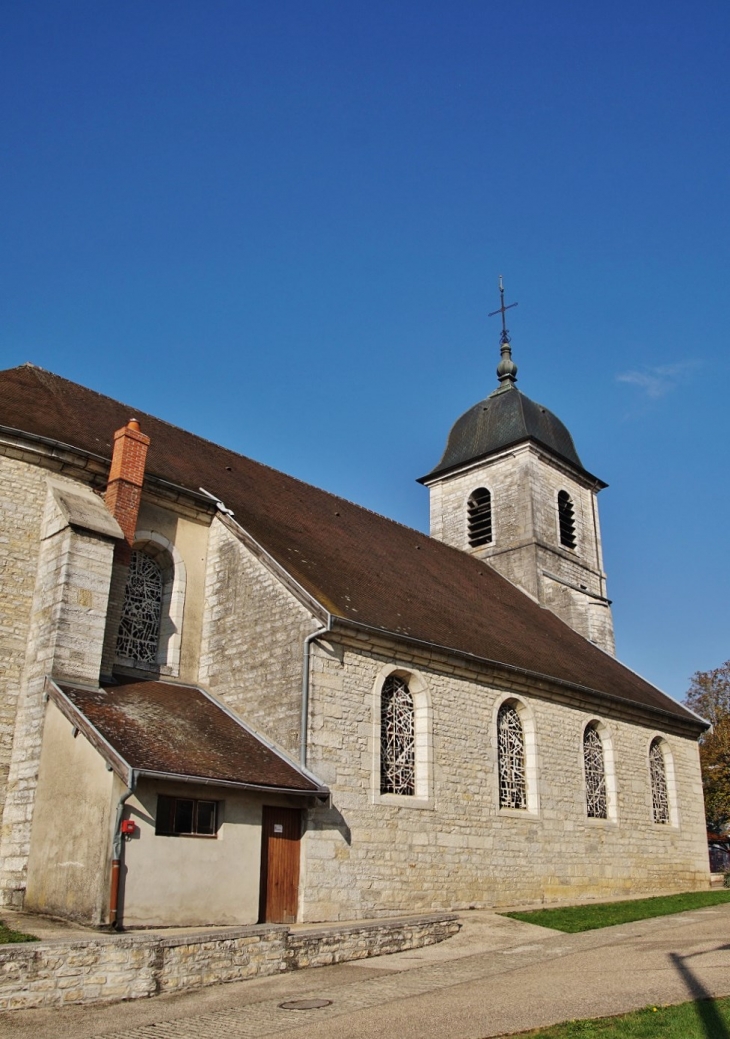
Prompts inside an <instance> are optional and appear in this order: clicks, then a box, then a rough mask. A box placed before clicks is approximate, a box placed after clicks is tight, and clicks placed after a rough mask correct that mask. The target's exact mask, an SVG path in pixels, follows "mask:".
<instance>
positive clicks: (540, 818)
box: [301, 645, 709, 921]
mask: <svg viewBox="0 0 730 1039" xmlns="http://www.w3.org/2000/svg"><path fill="white" fill-rule="evenodd" d="M396 652H397V650H396ZM395 663H396V664H398V665H399V672H400V673H401V674H403V673H404V672H405V673H408V672H409V671H410V672H411V673H417V674H418V675H419V677H420V679H421V681H422V682H423V684H424V686H425V688H426V691H427V694H428V696H429V697H430V700H431V710H432V732H431V733H430V734H429V735H430V738H431V739H432V744H433V764H432V769H433V775H432V777H431V778H432V782H431V789H432V796H431V797H430V798H425V799H419V798H413V797H402V798H397V797H395V796H393V795H390V796H389V797H388V798H381V797H379V796H378V793H377V790H378V786H377V762H378V736H379V734H378V732H377V728H376V725H375V722H374V719H375V716H376V704H377V699H376V698H377V696H378V692H379V688H380V687H381V685H382V681H383V675H384V674H385V673H387V669H388V667H390V666H392V664H393V658H392V657H390V658H389V657H388V655H387V654H381V653H378V652H376V651H375V650H374V649H372V648H370V649H368V648H367V647H366V646H365V645H364V646H363V649H362V650H359V651H358V650H355V649H351V648H345V650H344V653H343V655H342V663H339V661H338V660H337V659H336V656H334V655H332V654H329V653H324V652H322V651H321V650H319V649H318V650H317V652H316V655H315V657H314V660H313V684H312V726H311V736H310V760H309V764H310V767H311V768H312V769H313V770H314V771H315V772H316V773H318V774H320V775H322V776H323V778H324V779H325V780H326V781H328V782H329V784H330V787H331V789H332V808H330V809H327V808H320V809H314V810H312V811H311V813H310V820H309V828H308V832H307V834H306V835H305V838H304V841H303V844H304V848H303V851H304V861H305V863H306V871H305V877H306V879H305V881H304V883H303V888H302V892H301V895H302V898H301V904H302V914H303V916H302V918H303V919H304V920H308V921H315V920H326V919H330V920H333V919H343V920H344V919H353V918H362V917H367V916H372V915H375V914H397V913H398V912H402V911H403V908H404V907H408V910H409V911H411V912H427V911H433V910H438V909H459V908H465V907H471V906H477V907H481V906H493V905H505V904H514V903H521V902H528V901H529V902H535V901H538V902H539V901H540V900H543V899H544V900H545V901H548V902H550V901H559V900H561V899H563V900H565V899H570V900H577V899H581V898H590V897H599V896H601V897H603V896H614V895H616V896H619V895H626V894H629V893H632V894H636V893H640V892H645V893H647V894H659V893H662V892H668V891H672V890H680V889H683V890H689V889H691V888H696V887H698V888H701V887H707V886H708V884H709V874H708V862H707V843H706V839H705V833H704V813H703V805H702V784H701V779H700V771H699V762H698V750H697V744H696V743H695V742H694V741H693V740H691V739H685V738H681V737H679V736H676V735H672V734H666V740H667V743H668V745H669V748H670V750H671V756H672V760H673V770H674V788H675V790H676V795H675V807H676V813H675V818H676V825H656V824H654V822H653V821H652V815H651V790H650V782H649V771H648V750H649V744H650V742H651V739H652V737H653V736H654V735H655V734H656V733H657V731H658V730H657V729H655V728H653V727H652V726H651V724H650V723H647V724H646V726H642V725H636V724H632V723H631V722H630V721H626V720H622V719H621V718H620V717H616V716H610V715H609V714H607V713H606V711H605V710H601V711H596V710H595V706H593V707H592V706H591V705H590V703H589V702H585V703H580V702H579V701H578V700H577V698H576V705H575V706H571V705H567V704H561V703H556V702H551V701H550V700H548V699H545V698H542V697H541V696H539V695H534V696H522V695H521V696H520V699H521V700H522V701H523V703H524V704H525V708H526V715H527V717H528V718H530V719H531V720H532V723H533V725H534V732H535V753H534V755H533V756H532V759H530V757H529V756H528V761H527V765H528V786H529V785H530V784H532V791H531V793H532V795H533V799H534V801H535V803H536V809H535V811H509V810H505V809H500V808H499V799H498V783H497V743H496V712H497V709H498V706H499V703H500V702H501V701H502V700H503V699H504V698H505V696H506V695H508V694H507V688H506V686H505V687H503V688H498V687H496V686H494V685H490V684H486V683H482V682H479V681H477V680H475V679H474V678H468V677H463V676H460V675H458V674H457V673H454V674H444V673H439V672H438V671H437V670H436V669H435V668H429V667H421V668H420V669H419V668H417V667H415V666H414V664H413V662H412V660H409V659H408V657H407V655H405V654H404V653H403V650H401V653H400V659H398V657H396V661H395ZM452 670H453V671H454V672H456V669H455V668H452ZM591 719H598V720H600V721H603V723H604V724H605V726H606V730H607V733H608V734H609V736H610V740H609V746H608V748H607V749H608V750H610V751H611V752H612V754H611V755H609V754H607V770H609V769H610V761H609V758H610V756H612V757H613V760H614V761H615V770H614V771H615V790H616V797H615V819H608V820H598V819H589V818H587V816H586V809H585V783H584V777H583V757H582V734H583V728H584V726H585V725H586V723H587V722H588V721H590V720H591ZM423 735H424V734H423V733H419V732H418V731H417V732H416V738H417V739H419V738H423Z"/></svg>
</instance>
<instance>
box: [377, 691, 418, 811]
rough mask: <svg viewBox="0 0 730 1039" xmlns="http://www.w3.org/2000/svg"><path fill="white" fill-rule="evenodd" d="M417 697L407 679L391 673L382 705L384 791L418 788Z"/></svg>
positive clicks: (381, 785)
mask: <svg viewBox="0 0 730 1039" xmlns="http://www.w3.org/2000/svg"><path fill="white" fill-rule="evenodd" d="M414 730H415V726H414V714H413V697H412V696H411V693H410V690H409V688H408V684H407V682H405V681H404V679H402V678H398V677H397V676H396V675H390V676H389V677H388V678H386V680H385V682H384V683H383V692H382V694H381V705H380V793H381V794H409V795H413V794H415V792H416V748H415V736H414Z"/></svg>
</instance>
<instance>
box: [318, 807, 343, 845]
mask: <svg viewBox="0 0 730 1039" xmlns="http://www.w3.org/2000/svg"><path fill="white" fill-rule="evenodd" d="M310 828H311V829H312V830H338V831H339V833H340V834H341V836H342V837H343V839H344V840H345V842H346V843H347V845H348V847H350V846H351V845H352V832H351V830H350V827H349V826H348V825H347V823H346V822H345V818H344V816H343V815H342V812H340V810H339V809H338V808H335V806H334V805H332V806H331V807H329V808H325V809H317V811H316V815H315V816H314V818H313V819H312V820H311V824H310Z"/></svg>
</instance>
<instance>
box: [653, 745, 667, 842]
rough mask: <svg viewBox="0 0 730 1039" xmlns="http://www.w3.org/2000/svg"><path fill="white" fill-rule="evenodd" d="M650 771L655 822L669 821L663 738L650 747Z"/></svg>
mask: <svg viewBox="0 0 730 1039" xmlns="http://www.w3.org/2000/svg"><path fill="white" fill-rule="evenodd" d="M649 773H650V775H651V805H652V811H653V814H654V822H655V823H668V822H669V791H668V789H667V769H666V764H665V762H664V753H663V751H662V743H661V740H658V739H657V740H654V741H653V742H652V745H651V747H650V748H649Z"/></svg>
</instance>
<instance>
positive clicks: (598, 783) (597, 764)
mask: <svg viewBox="0 0 730 1039" xmlns="http://www.w3.org/2000/svg"><path fill="white" fill-rule="evenodd" d="M583 767H584V770H585V777H586V813H587V815H588V818H589V819H607V818H608V798H607V796H606V764H605V760H604V754H603V741H602V740H601V737H600V734H599V732H598V729H597V728H596V726H595V725H588V726H586V729H585V732H584V733H583Z"/></svg>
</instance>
